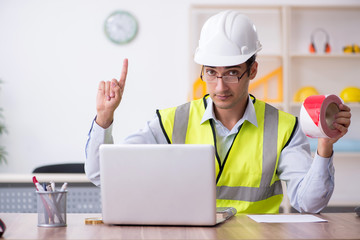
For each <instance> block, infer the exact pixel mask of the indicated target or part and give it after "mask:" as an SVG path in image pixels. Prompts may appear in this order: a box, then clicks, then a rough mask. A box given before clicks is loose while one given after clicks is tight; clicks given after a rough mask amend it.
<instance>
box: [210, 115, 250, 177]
mask: <svg viewBox="0 0 360 240" xmlns="http://www.w3.org/2000/svg"><path fill="white" fill-rule="evenodd" d="M210 126H211V130H212V134H213V138H214V146H215V156H216V160H217V162H218V164H219V174H218V175H217V177H216V184H217V183H218V182H219V180H220V177H221V174H222V172H223V170H224V167H225V163H226V161H227V159H228V156H229V153H230V151H231V149H232V146H233V145H234V142H235V140H236V137H237V136H238V134H239V132H240V130H241V127H242V126H243V124H241V125H240V126H239V129H238V132H237V133H236V135H235V137H234V140H233V141H232V143H231V146H230V148H229V150H228V152H227V153H226V156H225V159H224V162H223V164H221V159H220V156H219V153H218V150H217V144H216V132H215V126H214V120H213V119H210Z"/></svg>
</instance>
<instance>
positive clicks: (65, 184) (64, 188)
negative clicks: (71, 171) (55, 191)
mask: <svg viewBox="0 0 360 240" xmlns="http://www.w3.org/2000/svg"><path fill="white" fill-rule="evenodd" d="M67 185H68V183H67V182H64V184H63V185H62V186H61V189H60V192H64V191H65V190H66V188H67ZM63 194H64V193H61V194H60V195H59V196H58V198H57V199H56V202H60V200H61V198H62V196H63Z"/></svg>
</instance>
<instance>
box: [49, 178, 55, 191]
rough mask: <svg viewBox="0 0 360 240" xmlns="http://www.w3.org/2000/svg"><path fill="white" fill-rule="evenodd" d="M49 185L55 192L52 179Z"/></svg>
mask: <svg viewBox="0 0 360 240" xmlns="http://www.w3.org/2000/svg"><path fill="white" fill-rule="evenodd" d="M50 185H51V188H52V190H53V191H54V192H55V190H56V189H55V182H54V181H52V180H51V181H50Z"/></svg>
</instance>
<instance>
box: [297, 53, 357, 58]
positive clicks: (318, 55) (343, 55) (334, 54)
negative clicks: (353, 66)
mask: <svg viewBox="0 0 360 240" xmlns="http://www.w3.org/2000/svg"><path fill="white" fill-rule="evenodd" d="M290 57H291V58H315V59H316V58H344V59H360V53H357V54H344V53H338V54H337V53H330V54H325V53H323V54H321V53H318V54H308V53H304V54H291V55H290Z"/></svg>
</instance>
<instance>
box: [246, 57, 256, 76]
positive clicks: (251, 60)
mask: <svg viewBox="0 0 360 240" xmlns="http://www.w3.org/2000/svg"><path fill="white" fill-rule="evenodd" d="M255 60H256V54H254V55H252V56H251V57H250V58H249V59H248V60H247V61H246V62H245V63H246V68H248V67H250V66H251V65H253V64H254V62H255ZM248 76H250V68H249V69H248Z"/></svg>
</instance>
